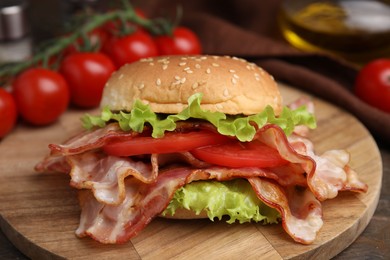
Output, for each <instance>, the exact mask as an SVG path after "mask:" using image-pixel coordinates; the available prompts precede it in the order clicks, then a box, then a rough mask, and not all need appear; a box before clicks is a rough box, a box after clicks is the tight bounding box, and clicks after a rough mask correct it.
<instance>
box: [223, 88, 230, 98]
mask: <svg viewBox="0 0 390 260" xmlns="http://www.w3.org/2000/svg"><path fill="white" fill-rule="evenodd" d="M223 95H224V96H225V97H228V96H229V90H228V89H227V88H225V90H224V91H223Z"/></svg>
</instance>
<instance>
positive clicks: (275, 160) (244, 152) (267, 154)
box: [191, 140, 287, 168]
mask: <svg viewBox="0 0 390 260" xmlns="http://www.w3.org/2000/svg"><path fill="white" fill-rule="evenodd" d="M191 153H192V154H193V155H194V156H195V157H196V158H198V159H201V160H202V161H205V162H208V163H211V164H216V165H220V166H227V167H232V168H239V167H275V166H280V165H284V164H286V163H287V161H285V160H284V159H283V158H282V157H281V156H280V154H279V152H278V151H277V150H275V149H273V148H271V147H269V146H266V145H265V144H263V143H261V142H259V141H256V140H254V141H252V142H246V143H241V142H238V141H234V142H229V143H225V144H220V145H215V146H205V147H200V148H197V149H194V150H192V151H191Z"/></svg>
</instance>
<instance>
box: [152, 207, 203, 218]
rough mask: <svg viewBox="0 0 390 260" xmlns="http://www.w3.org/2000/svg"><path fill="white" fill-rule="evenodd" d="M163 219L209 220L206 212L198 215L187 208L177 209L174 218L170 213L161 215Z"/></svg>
mask: <svg viewBox="0 0 390 260" xmlns="http://www.w3.org/2000/svg"><path fill="white" fill-rule="evenodd" d="M159 217H162V218H169V219H202V218H208V216H207V213H206V211H204V210H202V211H201V212H200V213H199V214H198V215H197V214H196V213H195V212H194V211H192V210H188V209H185V208H180V209H176V211H175V214H174V215H173V216H172V215H170V214H169V213H167V214H165V215H160V216H159Z"/></svg>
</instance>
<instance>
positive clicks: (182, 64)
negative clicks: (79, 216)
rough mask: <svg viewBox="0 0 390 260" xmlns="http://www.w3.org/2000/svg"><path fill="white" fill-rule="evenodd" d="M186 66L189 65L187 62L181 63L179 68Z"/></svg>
mask: <svg viewBox="0 0 390 260" xmlns="http://www.w3.org/2000/svg"><path fill="white" fill-rule="evenodd" d="M186 64H187V62H180V63H179V66H185V65H186Z"/></svg>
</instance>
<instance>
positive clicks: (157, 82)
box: [156, 78, 161, 86]
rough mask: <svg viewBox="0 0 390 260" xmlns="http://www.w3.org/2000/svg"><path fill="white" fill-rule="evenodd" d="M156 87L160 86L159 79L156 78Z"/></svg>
mask: <svg viewBox="0 0 390 260" xmlns="http://www.w3.org/2000/svg"><path fill="white" fill-rule="evenodd" d="M156 85H157V86H160V85H161V79H159V78H158V79H157V80H156Z"/></svg>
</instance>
